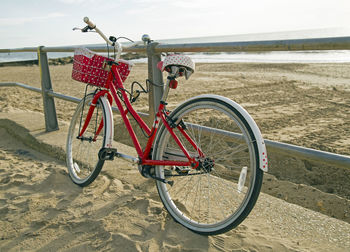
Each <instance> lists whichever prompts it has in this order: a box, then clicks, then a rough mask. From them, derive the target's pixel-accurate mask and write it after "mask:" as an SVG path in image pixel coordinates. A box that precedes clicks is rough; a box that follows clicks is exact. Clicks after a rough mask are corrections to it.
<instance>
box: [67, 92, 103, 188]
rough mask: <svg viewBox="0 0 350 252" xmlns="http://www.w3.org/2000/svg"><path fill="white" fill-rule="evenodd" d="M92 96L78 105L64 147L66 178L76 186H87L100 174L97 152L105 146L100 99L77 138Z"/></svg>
mask: <svg viewBox="0 0 350 252" xmlns="http://www.w3.org/2000/svg"><path fill="white" fill-rule="evenodd" d="M93 97H94V94H88V95H86V96H85V98H84V99H82V100H81V102H80V103H79V104H78V106H77V108H76V110H75V113H74V115H73V117H72V120H71V124H70V127H69V131H68V137H67V144H66V152H67V157H66V162H67V167H68V171H69V175H70V178H71V179H72V180H73V182H74V183H75V184H77V185H79V186H87V185H89V184H90V183H91V182H93V181H94V180H95V179H96V177H97V176H98V174H99V173H100V171H101V169H102V167H103V164H104V160H100V159H99V157H98V153H99V151H100V149H101V148H102V147H103V146H104V144H105V138H106V137H105V136H106V127H105V124H104V123H101V120H103V122H105V121H106V120H105V117H106V114H105V111H104V107H103V106H102V102H101V99H99V100H98V102H97V104H96V107H95V110H94V113H93V115H92V117H91V120H90V122H89V124H88V126H87V128H86V130H85V131H84V133H83V135H82V136H80V137H78V136H79V131H80V130H81V128H82V127H83V125H84V122H85V119H86V115H87V113H88V111H89V108H90V104H91V101H92V99H93Z"/></svg>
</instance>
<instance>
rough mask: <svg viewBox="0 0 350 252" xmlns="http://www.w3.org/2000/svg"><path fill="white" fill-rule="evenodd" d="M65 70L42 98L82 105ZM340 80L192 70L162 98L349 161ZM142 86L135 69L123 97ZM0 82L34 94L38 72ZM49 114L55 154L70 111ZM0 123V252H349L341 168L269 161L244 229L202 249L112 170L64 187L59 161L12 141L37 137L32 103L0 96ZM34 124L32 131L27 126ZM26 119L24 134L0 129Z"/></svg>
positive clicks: (293, 72) (243, 66)
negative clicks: (210, 101) (245, 120)
mask: <svg viewBox="0 0 350 252" xmlns="http://www.w3.org/2000/svg"><path fill="white" fill-rule="evenodd" d="M71 68H72V66H71V65H63V66H51V67H50V71H51V80H52V84H53V89H54V91H55V92H59V93H63V94H66V95H70V96H76V97H82V94H83V92H84V88H85V85H83V84H81V83H78V82H75V81H73V80H71V77H70V73H71ZM349 68H350V64H252V63H230V64H197V69H196V73H195V74H194V75H193V76H192V77H191V79H190V80H189V81H187V82H184V80H181V81H180V83H179V86H178V89H177V90H175V91H174V90H172V91H171V94H170V97H169V100H168V102H169V108H170V109H171V108H174V107H175V106H176V104H178V103H179V102H181V101H183V100H186V99H187V98H189V97H192V96H194V95H199V94H204V93H215V94H219V95H223V96H226V97H229V98H231V99H232V100H234V101H236V102H238V103H240V104H241V105H243V107H244V108H245V109H246V110H247V111H248V112H249V113H250V114H251V115H252V116H253V118H254V119H255V120H256V122H257V124H258V125H259V127H260V129H261V132H262V134H263V136H264V138H266V139H269V140H274V141H281V142H285V143H292V144H296V145H300V146H304V147H310V148H314V149H319V150H325V151H330V152H334V153H338V154H345V155H350V137H349V136H350V134H349V133H350V129H349V127H348V125H350V117H349V114H350V83H349V82H350V72H349V71H348V70H349ZM146 78H147V66H146V65H145V64H136V66H135V67H134V69H133V72H132V73H131V75H130V77H129V78H128V80H127V84H126V86H127V87H130V83H131V81H132V80H137V81H139V82H140V83H144V81H145V79H146ZM0 82H20V83H26V84H30V85H32V86H36V87H40V77H39V69H38V67H37V66H25V67H0ZM147 102H148V98H147V95H143V96H142V97H141V98H140V99H139V101H138V102H137V103H136V107H137V108H138V109H140V110H141V111H147ZM55 103H56V110H57V115H58V119H59V123H60V131H59V132H58V133H56V134H61V138H62V139H61V141H63V142H64V140H65V137H66V131H65V132H64V129H66V126H67V125H68V123H69V120H70V117H71V116H72V114H73V111H74V109H75V104H72V103H69V102H65V101H62V100H58V99H56V100H55ZM0 114H1V116H2V119H0V136H1V141H0V161H1V163H0V180H1V184H0V187H1V191H0V216H1V218H0V220H1V223H0V250H1V251H2V250H4V251H8V250H11V249H12V250H13V251H17V250H40V251H50V250H51V251H56V250H58V249H61V250H67V251H73V250H74V251H89V250H98V251H103V250H117V251H159V250H165V251H206V250H209V251H330V250H333V251H349V247H350V238H349V233H350V224H349V223H350V201H349V200H350V185H349V182H348V181H349V179H350V168H349V169H340V168H335V167H329V166H326V165H323V164H317V163H313V162H309V161H305V160H297V159H295V158H290V157H283V156H279V155H276V154H273V153H272V154H271V156H270V161H271V169H270V172H269V173H268V174H265V178H264V184H263V188H262V192H263V193H262V194H261V195H260V197H259V200H258V202H257V204H256V207H255V208H254V209H253V211H252V213H251V214H250V215H249V217H248V218H247V219H246V220H245V221H244V222H243V223H242V224H241V225H240V226H239V227H237V228H236V229H234V230H232V231H230V232H228V233H226V234H223V235H218V236H212V237H204V236H200V235H197V234H194V233H192V232H190V231H188V230H187V229H185V228H183V227H182V226H180V225H179V224H177V223H175V222H174V221H173V220H172V219H171V217H170V216H169V215H168V214H167V213H166V211H165V210H164V208H163V206H162V204H161V202H160V200H159V198H158V195H157V192H156V189H155V185H154V182H153V181H150V180H147V179H144V178H142V177H141V176H139V174H138V171H137V169H135V167H133V166H132V165H130V164H128V163H124V162H123V161H120V160H118V161H115V162H117V163H116V164H114V167H113V165H108V166H106V167H104V168H103V171H102V174H101V175H100V176H99V177H98V179H97V180H96V181H95V182H94V183H93V184H91V185H90V186H88V187H86V188H79V187H77V186H75V185H74V184H73V183H72V182H71V181H70V179H69V177H68V175H67V171H66V168H65V165H64V162H63V161H62V159H63V158H62V157H61V156H60V155H53V153H54V152H50V151H47V150H46V149H45V148H43V147H42V146H41V145H38V144H35V143H34V144H33V143H32V144H28V141H27V140H26V139H27V138H25V137H19V136H18V135H20V136H23V135H25V134H28V133H27V131H26V130H25V128H27V127H29V125H31V124H33V125H35V124H38V123H39V124H40V127H39V128H38V129H37V130H38V131H41V133H38V132H37V135H38V136H42V137H45V136H46V135H45V134H46V133H44V128H43V125H44V124H43V123H44V122H43V117H42V98H41V95H40V94H36V93H33V92H30V91H27V90H24V89H20V88H12V87H11V88H0ZM34 115H35V116H38V118H39V120H35V122H34V121H33V120H34V119H32V120H31V117H33V116H34ZM26 116H28V122H27V124H28V125H27V126H26V125H25V124H26V123H25V122H22V125H23V127H24V128H21V127H19V128H16V127H14V126H13V124H11V122H13V121H15V122H16V121H18V120H19V119H18V117H23V118H26ZM5 118H11V119H10V120H9V119H5ZM35 118H36V117H35ZM37 121H41V122H37ZM11 125H12V126H11ZM15 125H17V124H15ZM25 126H26V127H25ZM13 128H16V129H17V131H14V130H11V129H13ZM16 134H17V135H16ZM47 137H48V138H49V135H47ZM115 166H117V167H118V169H116V168H115Z"/></svg>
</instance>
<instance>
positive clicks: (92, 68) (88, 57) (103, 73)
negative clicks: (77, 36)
mask: <svg viewBox="0 0 350 252" xmlns="http://www.w3.org/2000/svg"><path fill="white" fill-rule="evenodd" d="M107 61H113V59H111V58H107V57H105V56H102V55H98V54H96V53H95V52H92V51H90V50H89V49H87V48H77V49H76V50H75V51H74V59H73V71H72V78H73V79H74V80H76V81H80V82H84V83H88V84H91V85H94V86H98V87H105V85H106V80H107V77H108V72H109V69H108V68H106V67H105V66H106V62H107ZM132 65H133V64H132V63H131V62H128V61H126V60H118V65H117V69H118V72H119V74H120V77H121V79H122V81H123V82H124V81H125V80H126V78H127V77H128V75H129V73H130V69H131V67H132Z"/></svg>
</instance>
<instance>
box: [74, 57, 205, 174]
mask: <svg viewBox="0 0 350 252" xmlns="http://www.w3.org/2000/svg"><path fill="white" fill-rule="evenodd" d="M167 85H168V83H167ZM105 87H106V88H107V89H104V90H100V91H99V92H97V93H96V94H95V95H94V98H93V100H92V103H91V105H90V108H89V112H88V115H87V116H86V120H85V124H84V125H83V127H82V129H81V131H80V133H79V136H82V135H83V134H84V131H85V130H86V128H87V126H88V124H89V122H90V119H91V115H92V113H93V111H94V109H95V107H96V103H97V101H98V99H99V98H100V97H101V96H105V95H107V98H108V101H109V104H110V105H111V104H112V100H114V101H115V102H116V104H117V107H118V110H119V112H120V114H121V116H122V118H123V121H124V123H125V126H126V128H127V130H128V132H129V135H130V137H131V139H132V142H133V144H134V147H135V149H136V151H137V154H138V158H139V165H151V166H155V165H168V166H191V167H192V168H193V169H195V168H197V167H198V166H199V162H198V161H196V160H195V158H194V157H191V156H190V154H189V152H188V151H187V150H186V148H185V147H184V145H183V144H182V143H181V141H180V139H179V138H178V137H177V136H176V134H175V133H174V131H173V128H175V127H176V128H177V129H179V131H180V132H181V134H182V135H183V136H184V137H185V139H186V140H187V141H188V142H189V143H190V144H191V146H192V147H193V148H194V150H196V151H197V152H198V154H199V157H204V154H203V152H202V151H201V149H200V148H199V147H198V146H197V145H196V143H195V142H194V141H193V140H192V139H191V137H190V136H189V135H188V134H187V133H186V131H185V130H184V129H183V127H182V126H181V125H180V124H179V125H176V126H175V127H174V126H173V125H170V124H169V122H168V120H167V112H166V111H165V104H166V103H165V101H161V102H160V104H159V107H158V111H157V113H156V117H155V119H154V122H153V126H152V129H150V128H149V127H148V125H147V124H146V123H145V122H144V121H143V120H142V118H141V117H140V116H139V115H138V114H137V112H136V111H135V110H134V108H133V107H132V105H131V103H130V101H129V98H128V96H127V94H126V92H125V89H124V85H123V81H122V79H121V77H120V75H119V72H118V70H117V68H116V65H115V64H112V66H111V71H110V72H109V75H108V78H107V81H106V86H105ZM118 91H119V92H120V94H121V98H120V97H119V96H118ZM112 97H113V99H112ZM121 99H122V100H121ZM122 101H123V102H124V104H125V106H126V109H124V107H123V105H122ZM129 112H130V114H131V115H132V117H134V118H135V120H136V122H137V123H138V125H139V126H140V127H141V128H142V130H143V131H144V132H145V133H146V134H147V136H148V141H147V144H146V147H145V150H144V151H142V148H141V145H140V142H139V140H138V138H137V136H136V134H135V131H134V129H133V128H132V126H131V123H130V121H129V118H128V117H127V114H128V113H129ZM160 122H162V123H163V124H164V126H165V127H166V128H167V130H168V131H169V133H170V134H171V136H172V137H173V139H174V140H175V142H176V143H177V145H178V146H179V147H180V148H181V150H182V152H183V154H184V156H185V157H186V158H187V160H188V161H176V160H153V159H151V158H150V155H151V150H152V146H153V142H154V139H155V136H156V134H157V130H158V126H159V124H160ZM103 123H104V122H103V120H101V122H100V125H99V128H98V130H97V132H96V135H95V137H94V139H93V140H96V138H97V136H98V134H99V133H100V131H101V129H102V128H103ZM112 137H113V136H112ZM110 147H111V146H110Z"/></svg>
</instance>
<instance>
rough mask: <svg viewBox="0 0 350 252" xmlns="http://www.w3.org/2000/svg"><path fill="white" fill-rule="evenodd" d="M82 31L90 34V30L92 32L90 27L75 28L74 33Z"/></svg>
mask: <svg viewBox="0 0 350 252" xmlns="http://www.w3.org/2000/svg"><path fill="white" fill-rule="evenodd" d="M76 30H80V31H81V32H88V31H89V30H92V29H91V28H90V27H89V26H88V25H87V26H85V27H84V28H79V27H74V28H73V31H76Z"/></svg>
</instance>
